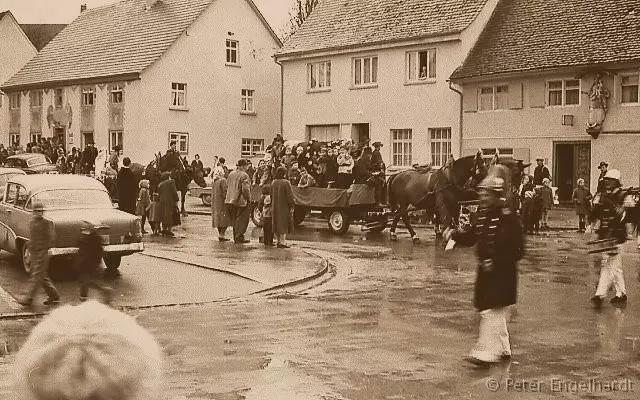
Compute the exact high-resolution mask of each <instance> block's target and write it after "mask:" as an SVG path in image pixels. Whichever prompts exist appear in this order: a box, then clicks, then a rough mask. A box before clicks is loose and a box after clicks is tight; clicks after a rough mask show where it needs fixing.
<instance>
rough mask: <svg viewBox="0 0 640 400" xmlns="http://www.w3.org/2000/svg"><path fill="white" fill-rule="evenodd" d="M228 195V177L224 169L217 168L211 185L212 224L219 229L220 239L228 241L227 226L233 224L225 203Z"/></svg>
mask: <svg viewBox="0 0 640 400" xmlns="http://www.w3.org/2000/svg"><path fill="white" fill-rule="evenodd" d="M226 197H227V179H226V178H225V177H224V169H222V168H216V169H215V170H214V172H213V186H212V187H211V226H213V228H214V229H217V230H218V240H219V241H221V242H228V241H229V240H230V239H228V238H227V237H226V236H225V233H226V232H227V228H228V227H229V225H231V217H230V216H229V210H228V209H227V206H226V205H225V204H224V202H225V199H226Z"/></svg>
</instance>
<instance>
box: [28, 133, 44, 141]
mask: <svg viewBox="0 0 640 400" xmlns="http://www.w3.org/2000/svg"><path fill="white" fill-rule="evenodd" d="M30 137H31V143H38V142H40V139H42V133H32V134H31V135H30Z"/></svg>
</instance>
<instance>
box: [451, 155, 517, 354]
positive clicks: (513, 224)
mask: <svg viewBox="0 0 640 400" xmlns="http://www.w3.org/2000/svg"><path fill="white" fill-rule="evenodd" d="M509 177H510V172H509V170H508V169H507V168H506V167H504V166H502V165H497V166H494V167H492V168H491V170H490V171H489V175H488V176H487V177H486V178H485V179H484V180H483V181H482V183H481V184H480V185H479V188H480V209H479V212H478V221H477V223H476V225H475V226H472V227H471V228H470V229H469V230H467V231H455V232H454V231H452V230H450V229H448V230H447V231H446V232H445V234H444V238H445V240H446V241H449V240H451V239H452V240H454V241H455V242H459V243H460V244H461V245H473V244H476V255H477V257H478V269H477V274H476V282H475V291H474V305H475V307H476V309H477V310H478V311H479V312H480V318H481V319H480V332H479V337H478V341H477V342H476V345H475V348H474V349H473V350H472V351H471V354H470V355H469V356H468V357H467V358H466V360H467V361H469V362H470V363H472V364H475V365H478V366H489V365H491V364H495V363H498V362H500V361H502V360H509V359H511V345H510V342H509V331H508V330H507V317H506V313H507V307H509V306H511V305H514V304H516V300H517V292H518V265H517V263H518V261H519V260H520V259H522V257H523V256H524V238H523V231H522V225H521V223H520V218H519V217H518V216H517V215H516V214H514V213H512V212H511V211H510V209H509V207H508V204H509V202H508V201H507V199H506V198H505V197H506V196H507V194H508V193H509V188H510V182H509Z"/></svg>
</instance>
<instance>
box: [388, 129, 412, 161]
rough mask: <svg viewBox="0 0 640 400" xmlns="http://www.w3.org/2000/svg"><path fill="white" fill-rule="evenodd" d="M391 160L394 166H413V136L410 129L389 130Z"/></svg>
mask: <svg viewBox="0 0 640 400" xmlns="http://www.w3.org/2000/svg"><path fill="white" fill-rule="evenodd" d="M391 159H392V162H393V165H394V166H398V167H409V166H411V165H412V164H413V135H412V132H411V129H392V130H391Z"/></svg>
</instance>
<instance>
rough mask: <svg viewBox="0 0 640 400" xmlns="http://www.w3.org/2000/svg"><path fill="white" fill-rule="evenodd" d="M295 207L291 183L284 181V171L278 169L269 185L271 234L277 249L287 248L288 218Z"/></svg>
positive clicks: (289, 227) (289, 225)
mask: <svg viewBox="0 0 640 400" xmlns="http://www.w3.org/2000/svg"><path fill="white" fill-rule="evenodd" d="M294 206H295V203H294V200H293V191H292V190H291V182H289V180H288V179H286V169H285V168H284V167H278V168H277V169H276V173H275V177H274V180H273V182H272V183H271V214H272V218H273V220H272V221H273V222H272V225H273V227H272V228H273V233H274V234H275V235H276V241H277V247H280V248H284V249H286V248H289V246H288V245H287V233H289V232H290V229H291V224H290V218H291V214H292V213H293V207H294Z"/></svg>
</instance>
